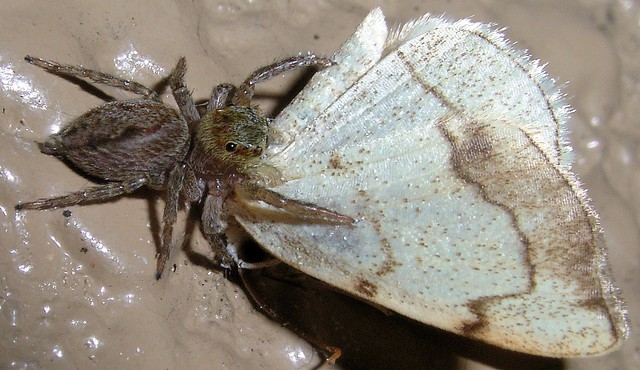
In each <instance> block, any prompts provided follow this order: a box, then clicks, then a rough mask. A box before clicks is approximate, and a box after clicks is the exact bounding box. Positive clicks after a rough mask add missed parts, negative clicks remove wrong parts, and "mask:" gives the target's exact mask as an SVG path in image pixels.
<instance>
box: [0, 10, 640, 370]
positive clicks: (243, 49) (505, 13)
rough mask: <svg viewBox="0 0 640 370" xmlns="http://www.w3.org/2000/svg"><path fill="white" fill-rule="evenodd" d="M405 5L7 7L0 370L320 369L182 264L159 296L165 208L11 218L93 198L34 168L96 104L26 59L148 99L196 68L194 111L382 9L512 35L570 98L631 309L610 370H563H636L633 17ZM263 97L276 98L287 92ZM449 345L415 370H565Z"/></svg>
mask: <svg viewBox="0 0 640 370" xmlns="http://www.w3.org/2000/svg"><path fill="white" fill-rule="evenodd" d="M132 3H133V2H132ZM399 3H401V5H397V4H396V1H391V0H389V1H373V0H349V1H339V0H334V1H299V2H296V1H290V2H275V1H273V2H269V1H264V0H257V1H232V0H229V1H206V2H204V1H184V0H183V1H168V0H164V1H156V2H149V4H150V5H149V7H148V8H145V7H143V6H139V5H124V4H120V5H116V6H114V5H102V3H98V2H94V3H92V5H91V6H87V5H85V4H86V2H82V1H71V0H64V1H56V2H50V3H49V2H47V3H45V2H34V1H23V2H21V3H20V5H18V2H12V4H14V5H8V4H4V5H3V8H2V12H1V15H0V46H1V51H0V89H1V91H2V93H1V94H0V107H1V108H2V114H1V115H0V117H1V118H0V127H1V130H0V140H1V144H0V151H1V159H0V176H1V178H2V191H1V192H0V211H1V212H2V217H1V220H2V227H3V229H4V232H3V233H2V234H0V271H1V272H0V368H24V369H31V368H33V369H35V368H82V369H87V368H106V367H110V368H120V369H129V368H156V369H159V368H171V369H176V368H185V369H186V368H191V369H198V368H224V369H255V368H281V369H286V368H312V367H313V366H314V365H317V364H318V363H319V362H320V359H319V356H318V354H317V353H315V351H314V350H313V349H312V347H311V346H310V345H309V344H307V343H306V342H304V341H302V340H300V339H299V338H298V337H297V336H296V335H293V334H291V333H290V332H289V331H288V330H286V329H283V328H280V327H279V325H277V324H275V323H272V322H271V321H269V320H268V319H266V318H265V317H264V316H263V315H261V314H260V313H258V312H256V311H255V310H254V309H253V308H252V306H251V304H250V303H249V301H248V300H247V298H246V296H245V294H244V292H243V291H242V289H241V288H240V287H238V286H237V285H234V284H232V283H230V282H229V281H227V280H226V279H224V278H223V277H222V276H221V275H220V274H219V273H217V272H212V271H209V270H208V269H206V268H204V267H201V266H197V265H195V264H194V263H192V261H189V260H188V259H187V258H186V256H185V254H184V253H182V252H179V253H175V254H174V256H173V258H172V260H171V264H174V263H175V264H177V265H178V267H177V271H176V272H171V271H169V273H168V274H166V278H164V279H162V280H161V281H160V282H159V283H157V282H155V281H154V280H153V275H152V273H153V271H154V266H155V261H154V254H155V242H154V239H153V232H152V229H153V230H155V229H156V228H157V225H156V224H155V222H157V219H155V220H154V221H150V214H151V215H156V214H157V213H158V212H159V211H160V209H161V202H160V201H157V202H155V201H152V202H149V201H148V200H147V198H144V197H134V198H125V199H121V200H119V201H117V202H113V203H109V204H104V205H96V206H87V207H73V208H72V209H71V211H72V213H73V214H72V216H71V217H69V218H66V217H64V216H63V215H62V211H61V210H58V211H52V212H27V213H21V214H16V213H15V211H14V210H13V205H14V204H15V203H16V202H17V201H19V200H27V199H33V198H35V197H38V196H43V195H48V194H60V193H64V192H67V191H71V190H77V189H81V188H82V187H84V186H86V185H87V184H88V181H87V180H86V179H84V178H82V177H80V176H78V175H76V174H75V173H73V172H72V171H71V170H69V169H68V168H67V167H66V166H65V165H64V164H62V163H60V162H59V161H57V160H55V159H54V158H51V157H47V156H45V155H42V154H40V153H39V152H38V150H37V147H36V146H35V145H34V143H33V142H34V141H35V140H42V139H44V138H45V137H46V136H47V135H48V134H50V133H51V132H53V131H56V130H57V129H58V128H59V127H60V125H62V124H63V123H65V122H68V121H69V120H70V119H71V118H72V117H75V116H77V115H79V114H81V113H83V112H84V111H86V110H87V109H89V108H91V107H93V106H95V105H97V104H99V103H100V102H101V101H100V100H99V99H98V98H96V97H95V96H92V95H90V94H88V93H86V92H85V91H83V90H81V89H79V88H78V87H77V86H76V85H74V84H71V83H69V82H67V81H65V80H63V79H61V78H57V77H54V76H52V75H48V74H46V73H43V72H41V71H40V70H38V69H37V68H35V67H33V66H30V65H28V64H27V63H26V62H24V61H23V60H22V58H23V57H24V55H26V54H32V55H37V56H42V57H46V58H51V59H54V60H58V61H63V62H68V63H78V64H83V65H85V66H89V67H91V68H95V69H99V70H103V71H109V72H116V73H118V74H120V75H122V76H126V77H131V78H134V79H136V80H138V81H140V82H143V83H146V84H153V83H155V82H157V81H158V80H159V79H160V77H161V76H164V75H165V74H166V73H167V71H168V69H170V68H171V67H172V66H173V64H174V63H175V61H176V60H177V58H178V57H179V56H181V55H184V56H186V57H187V59H188V61H189V64H190V70H189V72H188V76H187V82H188V85H189V86H190V88H191V89H193V90H194V95H195V97H196V98H198V99H204V98H206V97H207V96H208V94H209V91H210V88H211V86H212V85H213V84H216V83H220V82H223V81H230V82H239V81H240V80H242V79H243V78H244V77H245V75H246V74H247V73H248V72H250V71H251V70H253V69H254V68H255V67H257V66H260V65H262V64H265V63H268V62H271V61H273V60H275V59H277V58H281V57H285V56H288V55H290V54H293V53H296V52H298V51H307V50H313V51H316V52H320V53H326V54H327V55H330V53H331V52H332V51H333V50H335V49H336V48H337V47H338V45H340V43H341V42H342V41H343V40H345V39H346V37H347V36H348V35H349V34H351V33H352V31H353V30H354V28H355V26H356V25H357V24H358V23H359V21H360V20H361V19H362V18H363V17H364V16H365V14H366V13H367V12H368V10H370V9H371V8H372V7H374V6H378V5H380V6H382V8H383V10H384V11H385V14H386V15H387V18H388V19H389V21H390V23H393V22H394V21H395V20H399V21H406V20H408V19H410V18H414V17H417V16H420V15H422V14H423V13H426V12H433V13H441V12H447V13H449V14H450V15H451V16H452V17H454V18H460V17H467V16H471V15H475V18H474V19H476V20H482V21H491V22H496V23H498V24H500V25H501V26H508V27H509V28H508V30H507V32H506V33H507V35H508V36H509V37H510V38H511V39H512V40H514V41H517V42H518V44H519V45H520V47H522V48H528V49H530V50H531V53H532V54H533V55H534V56H535V57H536V58H540V59H542V60H544V61H548V62H549V67H548V71H549V73H550V74H551V75H552V76H558V77H559V78H560V80H562V81H565V80H566V81H570V84H569V85H568V87H567V88H566V92H567V93H568V95H569V96H570V97H571V103H572V105H573V106H574V107H575V108H576V110H577V113H576V114H575V115H574V118H573V120H572V121H571V129H572V130H573V135H572V140H573V143H574V147H575V149H576V151H577V158H578V159H577V165H576V171H577V172H578V173H579V174H580V175H581V177H582V180H583V181H584V182H585V183H586V185H587V187H588V188H589V189H590V195H591V196H592V198H593V199H594V203H595V205H596V207H597V208H598V210H599V211H600V213H601V215H602V223H603V226H604V229H605V230H606V233H607V239H608V243H609V248H610V254H611V264H612V266H613V270H614V274H615V276H616V277H617V281H618V283H619V285H620V286H621V287H622V288H623V290H624V291H625V296H626V298H627V300H628V303H629V311H630V317H631V320H632V321H633V329H635V331H634V332H633V333H632V336H631V338H630V340H629V341H628V342H627V343H626V344H625V345H624V346H623V347H622V349H621V350H620V351H619V352H617V353H613V354H610V355H608V356H605V357H602V358H597V359H586V360H576V361H566V362H565V363H564V365H566V366H569V367H573V368H576V369H577V368H586V367H587V366H588V367H589V368H594V369H595V368H598V369H613V368H618V369H634V368H638V367H640V352H639V349H638V346H639V345H640V334H639V333H640V327H639V326H638V325H637V324H638V322H639V321H638V317H639V316H638V314H639V313H640V294H639V290H638V288H637V283H638V279H639V277H640V270H639V267H638V264H639V262H640V258H639V249H638V241H639V237H640V228H638V224H639V223H640V197H639V196H638V193H637V190H638V189H639V185H640V171H639V170H638V169H639V167H640V155H639V154H638V149H637V148H638V141H640V130H639V129H638V127H639V125H638V124H639V123H640V122H639V118H638V117H640V66H639V65H638V63H637V61H638V60H639V59H638V58H639V56H640V27H638V19H640V10H639V9H638V5H637V4H636V2H634V1H619V2H618V1H613V0H612V1H604V0H602V1H596V0H593V1H587V0H583V1H564V2H561V4H562V5H556V2H554V1H535V0H531V1H497V0H496V1H491V0H483V1H471V0H457V1H456V0H454V1H447V2H442V1H419V0H406V1H401V2H399ZM54 4H55V5H54ZM104 4H107V3H106V2H105V3H104ZM127 4H128V3H127ZM269 88H270V89H271V90H270V91H273V92H274V93H281V92H282V91H283V88H282V86H275V87H273V88H272V85H270V86H269ZM110 93H112V94H114V96H116V97H118V98H123V97H124V96H123V95H121V94H119V93H117V92H111V91H110ZM150 204H151V207H150ZM151 219H153V217H151ZM191 245H192V248H193V249H194V250H195V251H198V252H200V253H203V254H204V255H205V256H206V255H207V251H208V247H207V245H206V243H204V242H203V241H202V239H200V238H199V237H198V236H197V235H196V236H195V237H194V238H193V239H192V242H191ZM83 247H85V248H86V251H85V252H83V251H81V248H83ZM416 330H417V331H419V332H420V331H421V330H423V328H417V329H416ZM434 335H436V338H440V337H444V338H448V339H451V338H450V337H449V336H446V335H442V334H441V333H436V334H434ZM363 337H366V334H363ZM368 340H371V338H368ZM373 340H375V338H373ZM456 340H457V339H456V338H454V339H453V340H449V341H445V342H446V343H445V342H443V343H442V344H439V343H438V341H436V343H435V344H434V346H435V349H433V348H430V349H429V350H426V349H425V350H424V351H422V350H421V349H420V347H418V348H417V349H416V351H415V356H416V357H418V358H420V359H421V360H420V361H422V363H423V364H425V367H429V365H433V366H436V365H437V366H438V367H441V368H457V367H459V368H467V369H469V368H539V367H560V366H562V365H563V363H560V362H556V361H545V360H543V359H538V358H531V357H529V356H521V355H517V354H510V353H505V352H503V351H500V350H496V349H492V348H488V349H486V350H480V351H478V350H477V349H476V350H469V351H467V350H466V349H465V348H467V347H465V344H463V345H462V346H458V345H457V344H456V343H457V342H456ZM363 342H365V339H363ZM407 342H408V343H409V342H412V340H411V339H408V340H407ZM452 343H454V344H453V346H454V347H456V348H453V349H452V348H451V346H452ZM463 343H464V342H463ZM407 345H410V344H407ZM440 345H441V346H442V348H441V349H439V347H438V346H440ZM470 347H473V346H470ZM375 351H376V352H377V351H378V350H375ZM372 352H374V351H372ZM452 353H453V355H452ZM394 354H395V352H394V351H389V352H388V353H383V354H382V355H383V356H384V357H386V358H388V359H392V360H393V361H394V362H395V364H396V365H398V366H401V365H402V364H404V363H405V362H404V360H405V359H402V358H397V359H396V358H394ZM375 355H377V356H379V355H380V353H375ZM443 357H446V358H444V359H443Z"/></svg>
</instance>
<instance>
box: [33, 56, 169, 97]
mask: <svg viewBox="0 0 640 370" xmlns="http://www.w3.org/2000/svg"><path fill="white" fill-rule="evenodd" d="M24 59H25V60H26V61H27V62H29V63H31V64H33V65H35V66H38V67H40V68H42V69H44V70H45V71H47V72H49V73H52V74H55V75H62V76H69V77H76V78H88V79H89V80H91V81H93V82H96V83H100V84H103V85H107V86H111V87H115V88H118V89H121V90H124V91H128V92H131V93H134V94H136V95H141V96H144V97H145V98H147V99H152V100H156V101H160V97H159V96H158V93H156V92H155V91H153V90H152V89H150V88H148V87H146V86H144V85H142V84H140V83H138V82H135V81H129V80H125V79H122V78H118V77H116V76H113V75H110V74H107V73H104V72H99V71H94V70H92V69H87V68H84V67H80V66H72V65H68V64H60V63H56V62H54V61H51V60H45V59H41V58H36V57H32V56H30V55H27V56H26V57H24Z"/></svg>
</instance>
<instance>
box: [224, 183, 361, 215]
mask: <svg viewBox="0 0 640 370" xmlns="http://www.w3.org/2000/svg"><path fill="white" fill-rule="evenodd" d="M236 194H238V195H239V196H240V197H241V198H242V199H243V200H249V201H251V200H254V201H262V202H265V203H267V204H269V205H271V206H274V207H276V208H279V209H282V210H284V211H286V212H289V213H290V214H292V215H295V216H297V217H300V218H302V219H305V220H322V221H326V222H329V223H336V224H352V223H354V222H355V220H354V219H353V218H351V217H349V216H345V215H342V214H340V213H338V212H335V211H332V210H330V209H326V208H323V207H320V206H317V205H315V204H312V203H307V202H302V201H299V200H295V199H290V198H287V197H285V196H284V195H282V194H279V193H277V192H275V191H273V190H269V189H267V188H265V187H262V186H259V185H256V184H251V183H249V184H240V185H238V186H236Z"/></svg>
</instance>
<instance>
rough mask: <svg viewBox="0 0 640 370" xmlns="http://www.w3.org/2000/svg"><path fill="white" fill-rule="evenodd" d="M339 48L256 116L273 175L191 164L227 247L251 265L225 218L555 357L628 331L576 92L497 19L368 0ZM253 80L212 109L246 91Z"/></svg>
mask: <svg viewBox="0 0 640 370" xmlns="http://www.w3.org/2000/svg"><path fill="white" fill-rule="evenodd" d="M330 64H331V65H330V66H327V68H325V69H323V70H322V71H320V72H318V73H317V74H316V75H315V76H314V77H313V79H312V80H311V81H310V82H309V84H308V85H307V87H305V89H304V90H303V91H302V92H301V93H300V94H299V95H298V96H297V97H296V99H295V100H294V101H293V102H292V103H291V104H290V105H289V106H288V107H286V108H285V109H284V110H283V111H282V112H281V113H280V114H279V115H278V116H277V117H276V118H275V119H274V120H273V121H271V122H269V124H268V125H269V130H263V131H264V132H268V134H269V137H268V140H266V139H265V140H264V141H263V143H264V144H263V145H261V147H260V150H259V151H256V153H258V155H259V157H258V158H259V163H258V164H256V165H255V167H253V166H252V167H251V173H252V176H253V178H254V179H266V180H265V181H262V180H256V181H255V184H251V185H252V186H250V187H246V186H243V185H246V183H244V182H243V181H244V177H242V178H241V179H238V178H237V177H234V181H236V182H233V183H232V184H231V185H232V186H231V187H225V188H224V191H219V192H216V191H211V189H210V188H207V187H200V188H198V186H200V185H199V184H200V183H198V182H197V181H193V182H189V183H186V182H185V184H189V186H186V187H185V188H188V189H199V192H198V191H195V192H196V193H197V196H196V197H194V198H193V199H199V197H204V198H205V199H206V201H205V203H207V204H209V207H208V208H207V207H206V205H205V208H206V209H208V210H209V214H210V215H211V217H212V218H213V219H216V220H217V221H220V222H216V223H214V225H213V226H215V227H212V233H211V235H212V236H214V237H215V238H210V239H216V241H215V242H214V241H212V240H210V241H211V242H212V244H216V245H217V244H225V243H226V242H229V249H226V250H225V249H220V248H218V249H220V250H222V251H226V252H225V253H227V256H226V257H228V259H230V260H231V262H229V261H227V260H225V261H226V263H233V264H236V265H238V266H239V267H240V268H243V267H247V265H246V264H243V261H241V260H239V259H238V257H237V256H236V254H235V253H234V252H233V247H234V245H233V241H227V240H223V241H222V242H221V241H220V240H218V236H219V235H221V237H220V239H225V238H224V229H225V228H226V227H227V221H228V220H227V218H228V219H233V222H235V223H237V224H239V225H240V226H241V227H242V228H243V229H244V230H245V231H246V232H247V233H248V234H249V235H250V236H251V237H252V238H253V239H255V240H256V241H257V242H258V243H259V244H260V245H261V246H262V247H263V248H264V249H265V250H266V251H268V252H269V253H270V254H272V255H273V256H275V257H276V258H277V259H279V260H280V261H282V262H284V263H287V264H289V265H291V266H292V267H294V268H296V269H298V270H300V271H302V272H304V273H305V274H308V275H310V276H312V277H315V278H317V279H319V280H322V281H324V282H325V283H328V284H329V285H331V286H333V287H336V288H338V289H340V290H342V291H344V292H346V293H347V294H350V295H352V296H355V297H357V298H360V299H362V300H365V301H367V302H371V303H372V304H375V305H378V306H381V307H384V308H386V309H389V310H393V311H395V312H397V313H399V314H402V315H405V316H407V317H410V318H412V319H415V320H418V321H420V322H422V323H425V324H428V325H432V326H435V327H438V328H441V329H444V330H447V331H450V332H453V333H457V334H460V335H463V336H466V337H469V338H474V339H477V340H480V341H483V342H487V343H490V344H493V345H496V346H499V347H502V348H506V349H510V350H514V351H519V352H524V353H531V354H536V355H542V356H548V357H576V356H590V355H597V354H602V353H606V352H608V351H612V350H614V349H616V348H618V347H619V346H620V344H621V343H622V341H623V340H624V338H626V337H627V335H628V330H629V329H628V322H627V318H626V309H625V304H624V301H623V299H622V298H621V294H620V292H619V290H618V289H617V288H616V287H615V285H614V283H613V281H612V279H611V277H610V272H609V267H608V265H607V258H606V248H605V245H604V239H603V234H602V231H601V229H600V226H599V223H598V216H597V214H596V212H595V211H594V210H593V208H592V207H591V205H590V200H589V199H588V197H587V195H586V191H585V190H584V189H583V188H582V187H581V185H580V183H579V181H578V179H577V177H576V176H575V175H574V174H573V173H572V171H571V161H572V157H571V148H570V146H569V144H568V141H567V139H566V132H565V128H564V123H565V121H566V120H567V118H568V114H569V112H570V109H569V107H568V106H566V105H565V103H564V101H563V95H562V92H561V91H560V90H559V89H558V88H557V87H555V86H554V85H555V83H554V81H553V80H551V79H550V78H548V77H547V76H546V74H545V73H544V71H543V68H542V66H540V65H539V64H538V62H536V61H533V60H531V59H530V58H529V57H528V56H527V55H526V54H525V53H524V52H521V51H518V50H515V49H514V48H513V47H512V46H511V45H510V44H509V43H508V42H507V41H506V40H505V39H504V36H503V35H502V34H501V33H500V32H498V31H496V30H493V29H492V28H491V27H490V26H488V25H484V24H480V23H474V22H471V21H469V20H461V21H457V22H449V21H447V20H445V19H443V18H438V17H432V16H430V15H425V16H423V17H421V18H419V19H417V20H414V21H412V22H409V23H407V24H405V25H403V26H401V27H398V28H397V29H395V30H392V31H389V30H388V28H387V25H386V22H385V19H384V16H383V14H382V11H381V10H380V9H375V10H373V11H372V12H371V13H370V14H369V15H368V16H367V17H366V18H365V20H364V21H363V22H362V24H361V25H360V26H359V27H358V29H357V30H356V32H355V33H354V35H353V36H351V38H349V39H348V40H347V41H346V42H345V43H344V44H343V45H342V46H341V47H340V49H339V50H338V51H337V53H336V54H335V55H334V56H333V57H332V58H331V63H330ZM176 70H178V72H177V73H175V75H176V76H178V77H180V78H181V73H182V72H181V68H179V66H178V67H176ZM180 78H176V79H174V80H175V81H177V82H176V83H175V84H174V85H175V86H172V88H173V89H174V90H179V89H180V88H182V87H183V86H182V85H181V83H180ZM245 85H246V84H243V85H241V86H242V87H241V89H240V91H239V93H238V94H236V93H235V92H234V93H233V94H232V93H230V92H227V93H223V94H221V95H216V98H215V99H214V98H213V97H212V99H211V102H212V103H211V108H212V109H211V110H212V111H214V110H215V109H219V108H221V107H224V108H225V109H226V108H228V107H233V106H235V105H247V106H248V105H249V101H248V100H250V95H251V94H247V96H248V98H246V99H245V95H244V94H245V92H244V91H242V89H243V88H244V86H245ZM174 95H175V97H176V100H177V101H178V102H179V105H180V101H182V102H183V103H184V102H186V101H187V100H189V99H190V96H189V95H188V94H186V93H181V94H174ZM217 103H221V106H220V107H219V106H218V105H217ZM239 103H242V104H239ZM185 106H188V107H192V105H191V104H187V105H185ZM181 107H182V106H181ZM181 115H182V116H178V117H177V118H176V120H177V121H181V120H186V121H187V123H188V126H194V125H197V124H198V123H199V122H198V119H199V116H197V115H195V113H194V111H193V109H191V110H189V109H182V111H181ZM185 117H186V118H185ZM260 122H264V120H262V119H260ZM241 126H242V125H241ZM245 126H246V125H245ZM213 135H214V137H213V139H212V141H216V140H215V139H216V137H215V132H213ZM226 137H227V136H225V137H224V138H226ZM185 142H186V141H185ZM222 144H224V145H223V147H222V148H224V149H225V150H227V151H235V149H236V146H234V147H233V148H231V147H228V146H227V144H229V143H228V142H226V141H225V142H223V143H222ZM236 144H237V143H236ZM267 144H268V146H267ZM181 148H182V149H181V150H184V151H185V152H186V151H187V150H188V149H187V148H188V145H187V144H184V145H183V146H182V147H181ZM228 149H232V150H228ZM182 154H183V153H182V152H181V155H182ZM172 163H173V162H172ZM198 163H200V162H198ZM204 163H205V164H207V165H208V164H210V161H205V162H204ZM251 163H254V162H253V161H252V162H251ZM205 167H206V166H205ZM243 168H244V167H243ZM232 172H233V169H232ZM225 174H226V172H225ZM274 174H275V175H274ZM243 175H244V174H243ZM171 176H174V177H176V178H178V179H181V178H182V177H185V178H187V177H189V172H188V166H187V165H180V166H177V167H175V170H172V175H171ZM274 177H277V179H273V178H274ZM182 183H183V182H182V180H180V181H178V180H175V181H173V182H171V183H170V184H174V185H176V186H178V185H179V184H182ZM136 184H138V183H134V184H133V185H136ZM153 185H155V183H153ZM254 185H255V186H254ZM256 186H257V187H258V188H259V189H260V190H259V191H260V192H259V193H258V194H261V196H254V194H248V193H251V192H252V191H255V190H256ZM204 190H206V191H204ZM185 191H186V190H185ZM207 191H208V192H207ZM123 193H124V191H123ZM172 194H174V199H173V201H172V202H171V203H170V204H171V207H172V209H171V210H170V212H171V213H170V216H169V217H167V218H166V219H165V220H164V223H165V225H164V226H165V229H166V230H168V229H169V226H168V225H169V224H170V226H172V222H173V219H174V218H175V211H176V207H177V206H176V199H175V197H177V194H179V192H176V191H173V192H172ZM183 195H184V194H183ZM187 197H188V195H187ZM301 210H302V211H301ZM303 211H304V212H303ZM219 213H224V217H225V219H219V218H220V214H219ZM205 228H206V226H205ZM169 236H170V235H169ZM165 239H167V238H165ZM166 245H167V244H164V245H163V250H164V249H166ZM165 252H166V251H165ZM167 253H168V252H167ZM167 256H168V254H165V255H164V257H163V258H164V259H163V260H162V261H161V262H159V268H158V269H159V271H161V269H160V264H162V265H164V262H165V261H166V258H167Z"/></svg>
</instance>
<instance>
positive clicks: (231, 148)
mask: <svg viewBox="0 0 640 370" xmlns="http://www.w3.org/2000/svg"><path fill="white" fill-rule="evenodd" d="M237 148H238V144H236V143H234V142H232V141H230V142H228V143H227V144H226V145H225V146H224V149H225V150H226V151H227V152H229V153H233V152H235V151H236V149H237Z"/></svg>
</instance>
